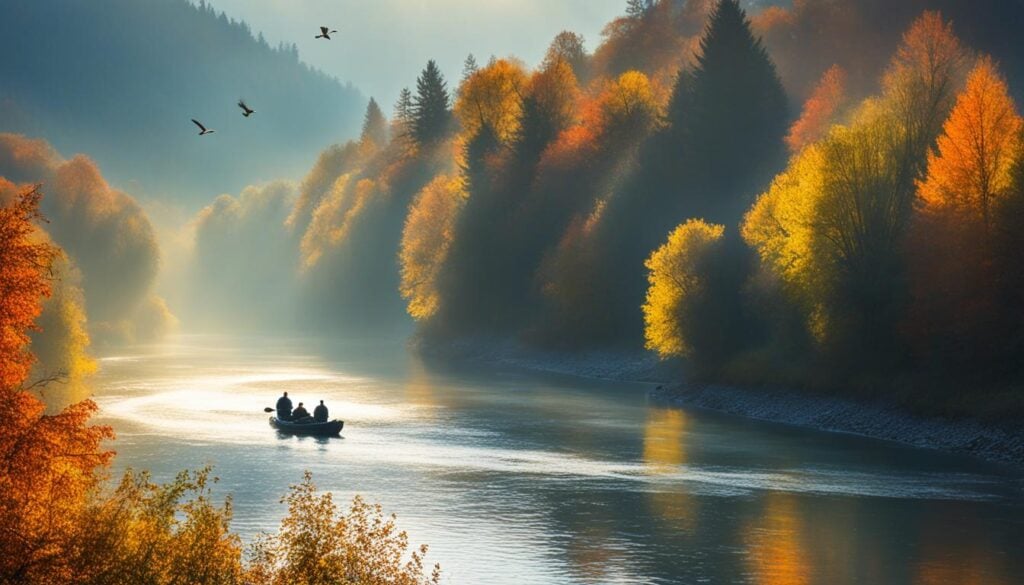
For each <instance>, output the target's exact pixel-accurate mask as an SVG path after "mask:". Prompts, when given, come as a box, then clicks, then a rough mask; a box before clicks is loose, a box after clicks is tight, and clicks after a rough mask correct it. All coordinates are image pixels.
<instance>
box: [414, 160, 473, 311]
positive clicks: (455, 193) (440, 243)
mask: <svg viewBox="0 0 1024 585" xmlns="http://www.w3.org/2000/svg"><path fill="white" fill-rule="evenodd" d="M465 201H466V193H465V191H464V187H463V183H462V180H461V178H460V177H457V176H456V177H449V176H445V175H441V176H439V177H437V178H436V179H434V180H433V181H431V182H430V184H428V185H427V186H426V187H424V188H423V190H422V191H421V192H420V194H419V195H418V196H417V197H416V200H415V201H413V204H412V207H411V208H410V209H409V215H408V217H406V220H405V229H404V230H403V231H402V243H401V250H400V251H399V256H398V257H399V263H400V265H401V276H402V283H401V289H400V290H401V293H402V297H403V298H404V299H406V301H407V302H408V304H407V305H406V310H407V311H408V312H409V315H410V316H412V318H414V319H416V320H417V321H426V320H429V319H430V318H431V317H433V316H434V314H435V313H437V310H438V308H439V306H440V303H441V298H440V291H439V290H438V286H439V283H438V276H439V273H440V271H441V269H442V267H443V266H444V263H445V260H446V259H447V256H448V249H449V248H450V247H451V244H452V239H453V238H454V236H455V233H454V231H455V221H456V219H457V217H458V213H459V211H460V210H461V209H462V206H463V205H464V204H465Z"/></svg>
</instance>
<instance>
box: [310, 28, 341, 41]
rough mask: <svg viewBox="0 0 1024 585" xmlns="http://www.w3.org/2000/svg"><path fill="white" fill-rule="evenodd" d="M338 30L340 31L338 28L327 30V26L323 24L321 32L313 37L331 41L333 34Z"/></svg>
mask: <svg viewBox="0 0 1024 585" xmlns="http://www.w3.org/2000/svg"><path fill="white" fill-rule="evenodd" d="M336 32H338V31H336V30H327V27H326V26H321V27H320V34H318V35H316V36H315V37H313V38H314V39H327V40H328V41H329V40H331V35H332V34H334V33H336Z"/></svg>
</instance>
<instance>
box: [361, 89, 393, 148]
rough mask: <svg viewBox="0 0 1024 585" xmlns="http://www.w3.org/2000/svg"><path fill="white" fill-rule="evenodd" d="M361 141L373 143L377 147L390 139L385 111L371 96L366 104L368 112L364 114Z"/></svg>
mask: <svg viewBox="0 0 1024 585" xmlns="http://www.w3.org/2000/svg"><path fill="white" fill-rule="evenodd" d="M359 140H360V142H362V143H364V144H366V143H368V142H370V143H373V144H374V145H375V146H377V147H381V146H384V145H385V144H387V141H388V121H387V119H386V118H384V113H383V112H381V111H380V106H379V105H377V100H375V99H373V98H372V97H371V98H370V103H369V104H367V105H366V114H365V115H364V116H363V132H362V134H361V135H360V138H359Z"/></svg>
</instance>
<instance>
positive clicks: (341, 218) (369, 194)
mask: <svg viewBox="0 0 1024 585" xmlns="http://www.w3.org/2000/svg"><path fill="white" fill-rule="evenodd" d="M375 187H376V185H375V183H374V182H373V180H372V179H360V180H359V181H357V182H355V183H353V182H352V175H350V174H344V175H341V176H340V177H338V178H337V180H335V181H334V184H333V185H332V186H331V189H330V191H328V192H327V194H326V195H324V197H323V198H322V199H321V200H320V203H319V205H318V206H317V207H316V210H315V211H313V217H312V220H311V221H310V223H309V227H308V228H306V233H305V234H304V235H303V237H302V243H301V251H302V260H303V263H302V267H303V268H304V269H309V268H311V267H313V266H315V265H316V263H317V262H319V260H320V258H321V257H322V256H323V255H324V254H325V253H326V252H328V251H330V250H331V249H334V248H337V247H338V246H341V245H343V244H344V242H345V240H346V239H347V238H348V236H349V235H350V233H351V231H352V229H353V227H354V226H355V224H356V221H357V219H358V218H359V216H360V215H361V214H362V213H363V212H364V210H365V209H366V207H367V205H368V204H369V203H370V201H371V200H372V199H373V196H374V194H375V193H376V188H375Z"/></svg>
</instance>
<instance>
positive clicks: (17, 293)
mask: <svg viewBox="0 0 1024 585" xmlns="http://www.w3.org/2000/svg"><path fill="white" fill-rule="evenodd" d="M40 197H41V196H40V193H39V190H38V189H37V188H33V189H29V190H27V191H25V192H23V193H22V194H21V195H20V196H19V197H18V198H17V199H16V200H15V201H14V202H13V203H11V204H10V205H8V206H6V207H4V208H2V209H0V293H2V294H0V420H3V421H4V424H3V427H2V430H0V493H3V494H4V496H3V498H2V499H0V550H2V551H3V555H0V582H5V583H10V582H45V583H67V582H70V581H71V578H72V572H71V569H70V567H69V565H68V564H67V563H68V561H69V559H68V558H67V556H66V555H65V552H66V551H68V550H70V549H71V548H72V546H73V538H74V535H75V532H76V530H75V529H76V526H77V521H78V519H79V518H80V517H81V515H82V513H83V510H84V507H85V504H86V501H87V497H88V496H89V494H90V492H91V491H92V490H93V488H94V487H95V486H96V484H97V482H98V477H97V475H96V469H97V468H98V467H100V466H102V465H104V464H106V463H107V461H109V459H110V457H111V453H108V452H102V451H100V442H101V441H102V440H103V439H105V438H109V437H111V436H112V435H111V431H110V429H109V428H106V427H88V426H86V423H87V421H88V419H89V417H90V416H91V415H92V414H93V412H95V410H96V405H95V404H94V403H92V402H91V401H85V402H81V403H79V404H76V405H73V406H71V407H68V408H66V409H65V410H64V411H62V412H61V413H59V414H57V415H46V414H45V407H44V405H43V403H42V401H40V400H39V399H38V398H37V397H35V396H34V395H32V394H31V393H30V392H29V391H28V390H26V389H25V383H26V380H27V376H28V374H29V369H30V368H31V366H32V362H33V359H34V358H33V356H32V355H31V354H30V353H28V351H27V348H26V344H27V342H28V336H27V332H28V330H29V329H30V328H31V327H32V324H33V322H34V320H35V318H36V317H38V316H39V314H40V311H41V302H42V299H43V298H44V297H46V296H49V294H50V282H49V277H50V270H51V265H52V263H53V261H54V259H55V258H56V257H57V256H58V254H59V250H58V249H57V248H55V247H54V246H52V245H50V244H48V243H38V240H36V238H37V236H36V232H35V230H36V228H35V226H34V225H33V222H35V221H39V220H42V217H41V215H40V214H39V211H38V206H39V200H40Z"/></svg>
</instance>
